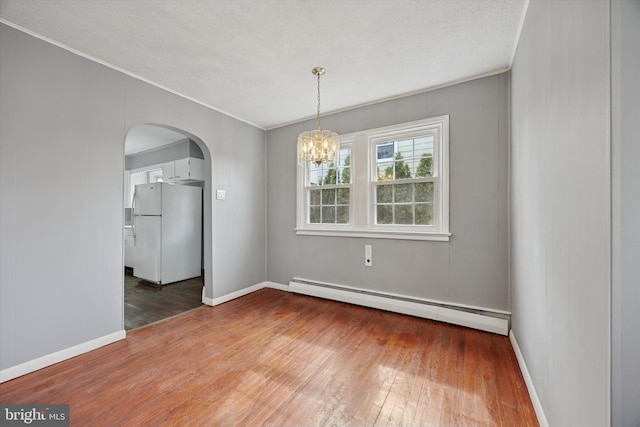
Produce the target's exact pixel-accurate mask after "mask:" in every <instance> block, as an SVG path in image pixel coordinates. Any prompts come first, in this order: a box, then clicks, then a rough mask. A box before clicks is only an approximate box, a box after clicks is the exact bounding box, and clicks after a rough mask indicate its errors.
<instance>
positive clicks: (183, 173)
mask: <svg viewBox="0 0 640 427" xmlns="http://www.w3.org/2000/svg"><path fill="white" fill-rule="evenodd" d="M174 176H175V181H176V182H180V181H204V160H202V159H196V158H193V157H187V158H186V159H180V160H176V161H175V175H174Z"/></svg>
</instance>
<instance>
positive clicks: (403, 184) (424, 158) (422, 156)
mask: <svg viewBox="0 0 640 427" xmlns="http://www.w3.org/2000/svg"><path fill="white" fill-rule="evenodd" d="M375 150H376V170H377V173H376V185H375V194H376V195H375V206H376V208H375V212H376V224H385V225H389V224H404V225H433V223H434V212H433V195H434V191H433V185H434V183H433V150H434V147H433V135H425V136H419V137H416V138H412V139H405V140H394V141H384V142H378V143H376V144H375ZM390 154H393V155H392V156H389V155H390Z"/></svg>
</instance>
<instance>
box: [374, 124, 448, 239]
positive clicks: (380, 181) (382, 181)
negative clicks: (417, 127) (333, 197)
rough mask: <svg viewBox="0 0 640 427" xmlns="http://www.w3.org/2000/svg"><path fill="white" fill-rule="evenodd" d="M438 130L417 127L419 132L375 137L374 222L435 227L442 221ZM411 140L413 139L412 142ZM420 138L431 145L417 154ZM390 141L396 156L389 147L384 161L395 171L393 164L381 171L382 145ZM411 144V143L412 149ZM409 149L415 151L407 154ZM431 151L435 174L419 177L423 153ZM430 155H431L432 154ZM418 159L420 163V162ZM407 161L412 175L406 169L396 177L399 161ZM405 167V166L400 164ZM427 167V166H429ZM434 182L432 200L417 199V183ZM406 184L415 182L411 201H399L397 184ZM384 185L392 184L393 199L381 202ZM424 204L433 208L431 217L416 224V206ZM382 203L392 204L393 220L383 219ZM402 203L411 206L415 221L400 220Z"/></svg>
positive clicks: (379, 224)
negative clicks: (439, 209) (380, 190)
mask: <svg viewBox="0 0 640 427" xmlns="http://www.w3.org/2000/svg"><path fill="white" fill-rule="evenodd" d="M438 136H439V135H438V132H437V131H436V130H427V131H424V130H423V131H417V132H398V133H396V134H394V135H385V136H384V137H378V138H371V147H372V151H373V152H372V157H371V158H372V162H371V168H372V182H371V188H372V190H373V191H372V194H371V197H372V200H373V203H372V208H373V209H372V210H373V225H374V226H383V227H406V226H411V227H418V228H433V227H434V226H435V225H437V223H438V218H437V200H438V198H437V193H436V192H437V188H438V175H437V170H438V161H437V157H436V156H437V155H438V148H439V141H438ZM409 141H411V143H410V144H409ZM416 141H419V143H420V144H426V145H427V147H428V148H426V149H424V150H422V152H420V151H419V154H418V155H416ZM389 145H393V150H391V152H392V153H393V157H391V158H390V157H389V156H388V153H389V149H388V148H385V150H384V151H385V152H386V153H387V156H386V157H383V159H386V162H383V163H382V164H383V165H388V164H390V165H391V171H389V167H386V168H385V169H384V172H383V174H380V167H379V166H380V164H381V162H379V160H380V156H379V147H385V146H386V147H388V146H389ZM409 145H410V146H411V150H408V147H409ZM398 153H400V155H401V158H398V157H397V156H398ZM407 153H411V155H410V156H409V157H405V155H406V154H407ZM425 153H429V154H430V158H431V168H430V169H431V171H430V172H431V176H425V177H416V174H417V170H418V169H419V165H420V160H421V159H422V158H423V154H425ZM428 157H429V156H427V158H428ZM416 161H417V163H418V164H416ZM400 163H402V164H404V165H406V167H405V169H404V170H406V168H408V169H409V173H410V175H409V177H404V175H406V173H403V174H402V175H403V177H402V178H395V176H396V175H397V165H398V164H400ZM400 167H404V166H400ZM425 167H426V166H425ZM425 182H431V183H433V186H432V190H431V201H430V202H420V201H416V184H420V183H425ZM403 185H411V201H409V202H407V201H396V188H397V186H403ZM381 186H390V187H391V194H392V199H391V201H390V202H380V201H379V198H378V191H379V187H381ZM423 206H427V207H428V208H430V210H431V218H430V219H431V220H430V222H429V223H427V224H416V217H417V215H416V210H417V208H422V207H423ZM381 207H389V208H390V212H391V222H380V219H379V214H380V208H381ZM401 207H409V208H410V211H411V218H412V221H411V222H410V223H407V222H397V220H396V213H397V212H398V211H399V210H400V209H401Z"/></svg>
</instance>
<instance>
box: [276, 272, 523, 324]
mask: <svg viewBox="0 0 640 427" xmlns="http://www.w3.org/2000/svg"><path fill="white" fill-rule="evenodd" d="M289 292H295V293H298V294H303V295H309V296H313V297H319V298H325V299H330V300H333V301H340V302H346V303H349V304H355V305H361V306H364V307H371V308H377V309H380V310H386V311H391V312H394V313H401V314H408V315H410V316H416V317H422V318H424V319H431V320H437V321H440V322H446V323H451V324H454V325H460V326H466V327H469V328H473V329H478V330H481V331H487V332H492V333H494V334H499V335H504V336H508V335H509V320H510V317H511V316H510V315H509V313H506V312H499V311H492V310H482V309H477V308H470V307H464V306H457V305H452V304H446V303H440V302H435V301H429V300H423V299H416V298H410V297H404V296H401V295H393V294H387V293H382V292H375V291H368V290H365V289H360V288H352V287H348V286H341V285H335V284H330V283H322V282H315V281H312V280H307V279H301V278H297V277H294V278H293V280H291V281H290V282H289Z"/></svg>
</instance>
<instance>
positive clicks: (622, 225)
mask: <svg viewBox="0 0 640 427" xmlns="http://www.w3.org/2000/svg"><path fill="white" fill-rule="evenodd" d="M638 40H640V1H638V0H623V1H613V2H611V42H612V43H611V46H612V52H611V60H612V63H611V71H612V73H611V80H612V85H611V88H612V93H611V101H612V105H611V107H612V108H611V109H612V133H611V142H612V150H611V151H612V157H613V159H612V160H613V161H612V165H613V170H612V180H613V182H612V189H613V194H612V196H613V197H612V201H613V205H612V215H613V218H612V260H613V265H612V267H613V272H612V273H613V274H612V335H613V336H612V349H611V350H612V355H611V356H612V357H611V363H612V378H611V380H612V401H613V403H612V408H611V409H612V420H613V423H612V424H613V425H614V426H621V427H637V426H640V404H639V403H640V363H638V361H640V333H639V332H638V327H639V326H640V263H639V262H638V261H639V260H640V168H639V167H638V162H639V161H640V120H639V119H640V81H639V80H638V75H639V74H640V43H638Z"/></svg>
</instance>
